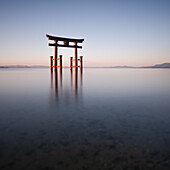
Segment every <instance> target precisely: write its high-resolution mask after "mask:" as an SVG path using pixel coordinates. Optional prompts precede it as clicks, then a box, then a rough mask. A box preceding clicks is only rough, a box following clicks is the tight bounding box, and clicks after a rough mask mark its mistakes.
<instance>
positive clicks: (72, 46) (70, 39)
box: [46, 34, 84, 48]
mask: <svg viewBox="0 0 170 170" xmlns="http://www.w3.org/2000/svg"><path fill="white" fill-rule="evenodd" d="M46 37H47V38H48V39H49V40H54V41H55V43H54V44H51V43H49V46H58V47H71V48H82V46H78V45H77V43H82V42H83V41H84V39H73V38H64V37H55V36H51V35H48V34H47V35H46ZM58 41H63V42H64V43H63V44H59V43H58ZM69 42H74V45H70V44H69Z"/></svg>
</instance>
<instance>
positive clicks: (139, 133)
mask: <svg viewBox="0 0 170 170" xmlns="http://www.w3.org/2000/svg"><path fill="white" fill-rule="evenodd" d="M169 75H170V69H84V70H83V71H82V72H81V71H80V70H78V71H77V72H76V71H75V70H72V72H70V70H69V69H63V70H62V72H60V71H59V70H58V71H57V72H55V71H53V72H51V71H50V70H49V69H1V70H0V169H2V170H8V169H10V170H13V169H17V170H20V169H21V170H23V169H24V170H34V169H35V170H58V169H59V170H60V169H61V170H62V169H73V170H77V169H92V170H93V169H94V170H95V169H96V170H97V169H101V170H103V169H116V170H117V169H118V170H119V169H120V170H121V169H122V170H125V169H130V170H131V169H135V170H138V169H139V170H140V169H141V170H143V169H153V170H156V169H161V170H164V169H167V170H168V169H169V167H170V76H169Z"/></svg>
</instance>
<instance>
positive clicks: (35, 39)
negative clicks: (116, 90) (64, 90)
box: [0, 0, 170, 66]
mask: <svg viewBox="0 0 170 170" xmlns="http://www.w3.org/2000/svg"><path fill="white" fill-rule="evenodd" d="M0 21H1V27H0V37H1V40H0V65H15V64H25V65H49V56H50V55H53V48H52V47H48V40H47V38H46V37H45V35H46V33H48V34H52V35H56V36H63V37H73V38H84V39H85V41H84V43H83V49H82V50H79V54H80V55H83V56H84V62H85V63H84V64H85V66H114V65H131V66H145V65H153V64H157V63H163V62H170V1H169V0H142V1H141V0H91V1H90V0H86V1H85V0H64V1H61V0H55V1H50V0H49V1H44V0H41V1H36V0H34V1H33V0H30V1H12V0H11V1H10V0H6V1H1V2H0ZM59 53H60V54H63V55H64V56H63V58H64V65H65V66H66V65H69V57H70V56H73V49H66V48H62V49H60V50H59Z"/></svg>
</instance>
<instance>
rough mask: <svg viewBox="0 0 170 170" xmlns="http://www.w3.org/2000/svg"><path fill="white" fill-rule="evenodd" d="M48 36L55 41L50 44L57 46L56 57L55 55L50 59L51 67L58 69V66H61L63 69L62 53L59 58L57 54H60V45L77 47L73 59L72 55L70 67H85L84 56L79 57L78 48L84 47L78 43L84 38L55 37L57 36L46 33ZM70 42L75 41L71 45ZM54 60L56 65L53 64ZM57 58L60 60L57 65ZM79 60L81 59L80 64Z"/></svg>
mask: <svg viewBox="0 0 170 170" xmlns="http://www.w3.org/2000/svg"><path fill="white" fill-rule="evenodd" d="M46 37H47V38H48V39H49V40H53V41H54V44H51V43H49V46H54V47H55V51H54V59H53V56H51V60H50V63H51V64H50V65H51V69H52V68H53V67H54V68H55V69H57V67H60V69H62V55H60V56H59V58H57V56H58V47H70V48H74V49H75V58H74V59H73V57H70V69H72V68H73V67H75V69H77V68H78V67H80V68H81V69H82V67H83V56H80V59H77V56H78V52H77V48H82V46H79V45H78V43H82V42H83V41H84V39H73V38H63V37H55V36H51V35H48V34H46ZM59 41H61V42H62V43H59ZM70 42H72V43H74V45H70ZM53 60H54V65H53ZM57 60H59V61H60V64H59V65H57ZM73 61H75V65H74V66H73V65H72V62H73ZM78 61H80V65H79V66H78Z"/></svg>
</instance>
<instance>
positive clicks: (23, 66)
mask: <svg viewBox="0 0 170 170" xmlns="http://www.w3.org/2000/svg"><path fill="white" fill-rule="evenodd" d="M0 68H49V66H42V65H32V66H27V65H7V66H0ZM64 68H68V67H64ZM87 68H170V63H163V64H156V65H153V66H142V67H133V66H108V67H87Z"/></svg>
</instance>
